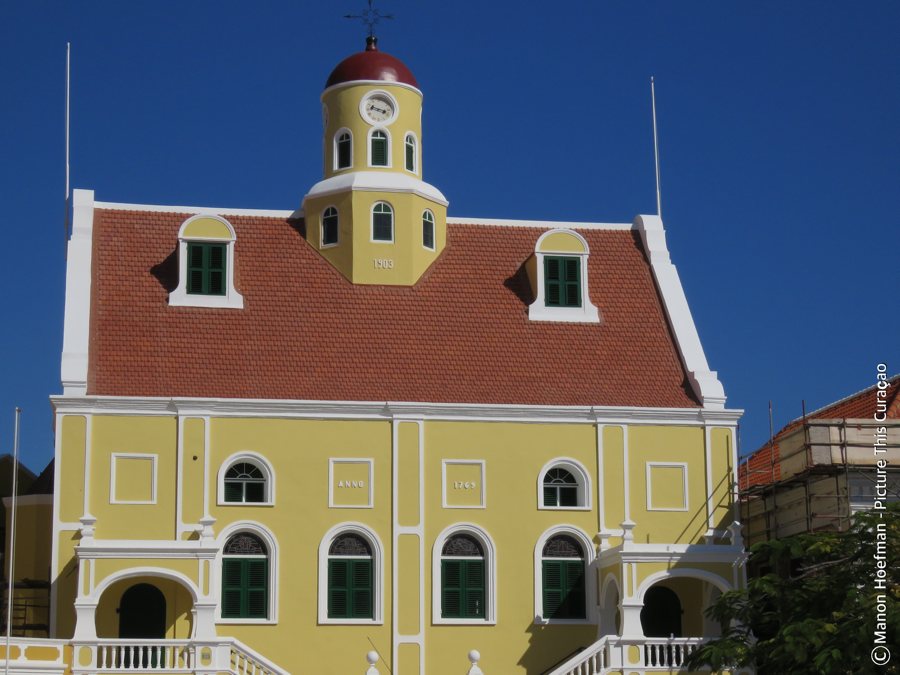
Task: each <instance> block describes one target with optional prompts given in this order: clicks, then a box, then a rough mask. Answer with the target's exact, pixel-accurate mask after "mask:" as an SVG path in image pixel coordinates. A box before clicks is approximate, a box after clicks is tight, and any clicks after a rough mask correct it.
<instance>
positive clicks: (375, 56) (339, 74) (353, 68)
mask: <svg viewBox="0 0 900 675" xmlns="http://www.w3.org/2000/svg"><path fill="white" fill-rule="evenodd" d="M356 80H381V81H383V82H401V83H403V84H408V85H410V86H413V87H415V88H416V89H418V88H419V83H418V82H416V78H415V77H413V74H412V72H410V70H409V68H407V67H406V66H405V65H403V63H402V62H401V61H400V59H397V58H394V57H393V56H391V55H390V54H385V53H384V52H380V51H378V38H375V37H369V38H367V39H366V51H364V52H357V53H356V54H352V55H350V56H348V57H347V58H346V59H344V60H343V61H341V62H340V63H339V64H337V67H336V68H335V69H334V70H332V71H331V75H329V76H328V81H327V82H326V83H325V88H326V89H328V87H331V86H333V85H335V84H341V83H342V82H355V81H356Z"/></svg>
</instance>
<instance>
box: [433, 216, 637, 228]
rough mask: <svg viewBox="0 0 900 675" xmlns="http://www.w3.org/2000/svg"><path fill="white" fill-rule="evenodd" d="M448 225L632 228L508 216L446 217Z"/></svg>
mask: <svg viewBox="0 0 900 675" xmlns="http://www.w3.org/2000/svg"><path fill="white" fill-rule="evenodd" d="M447 224H448V225H485V226H488V227H535V228H538V229H542V230H558V229H562V228H564V229H570V230H618V231H624V230H633V229H635V226H634V225H633V224H631V223H579V222H574V221H567V220H511V219H508V218H460V217H454V218H450V217H448V218H447Z"/></svg>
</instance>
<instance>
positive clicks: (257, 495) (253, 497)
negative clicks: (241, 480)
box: [244, 482, 266, 503]
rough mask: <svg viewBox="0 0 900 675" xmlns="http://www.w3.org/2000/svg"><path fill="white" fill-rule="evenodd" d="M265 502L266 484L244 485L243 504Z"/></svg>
mask: <svg viewBox="0 0 900 675" xmlns="http://www.w3.org/2000/svg"><path fill="white" fill-rule="evenodd" d="M265 500H266V484H265V483H249V482H248V483H245V484H244V501H245V502H255V503H258V502H264V501H265Z"/></svg>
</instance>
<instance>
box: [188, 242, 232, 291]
mask: <svg viewBox="0 0 900 675" xmlns="http://www.w3.org/2000/svg"><path fill="white" fill-rule="evenodd" d="M225 246H226V245H225V244H199V243H196V242H191V243H189V244H188V289H187V292H188V293H191V294H194V295H225Z"/></svg>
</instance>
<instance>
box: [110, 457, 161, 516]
mask: <svg viewBox="0 0 900 675" xmlns="http://www.w3.org/2000/svg"><path fill="white" fill-rule="evenodd" d="M111 462H112V463H111V466H110V488H109V493H110V502H111V503H112V504H155V503H156V455H139V454H126V453H113V455H112V459H111Z"/></svg>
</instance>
